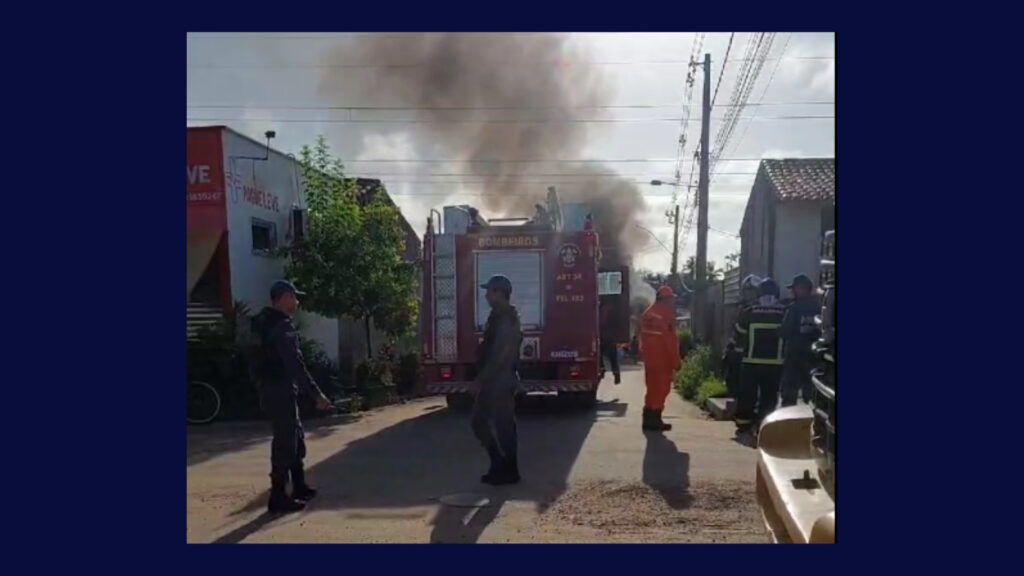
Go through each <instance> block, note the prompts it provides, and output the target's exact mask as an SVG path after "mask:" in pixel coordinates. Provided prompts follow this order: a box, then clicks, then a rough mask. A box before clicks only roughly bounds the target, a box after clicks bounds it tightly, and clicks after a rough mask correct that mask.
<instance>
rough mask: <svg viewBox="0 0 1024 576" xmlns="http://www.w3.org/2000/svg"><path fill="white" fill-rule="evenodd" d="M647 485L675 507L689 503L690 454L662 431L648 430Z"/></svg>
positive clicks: (646, 452) (645, 466) (682, 506)
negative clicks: (683, 450) (682, 450)
mask: <svg viewBox="0 0 1024 576" xmlns="http://www.w3.org/2000/svg"><path fill="white" fill-rule="evenodd" d="M645 436H646V437H647V448H646V450H645V451H644V484H646V485H648V486H650V487H651V488H652V489H654V491H655V492H657V493H658V494H660V495H661V497H662V498H664V499H665V503H666V504H668V505H669V506H671V507H672V508H673V509H675V510H680V509H682V508H686V507H688V506H689V505H690V502H691V501H692V498H691V496H690V493H689V490H690V455H689V454H687V453H686V452H680V451H679V449H678V448H676V445H675V442H673V441H671V440H669V439H668V438H666V437H665V436H664V435H662V434H657V433H653V432H646V433H645Z"/></svg>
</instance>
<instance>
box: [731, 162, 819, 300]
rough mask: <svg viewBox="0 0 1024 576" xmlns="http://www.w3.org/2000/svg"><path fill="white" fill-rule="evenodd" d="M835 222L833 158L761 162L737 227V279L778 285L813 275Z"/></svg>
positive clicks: (816, 270) (815, 273)
mask: <svg viewBox="0 0 1024 576" xmlns="http://www.w3.org/2000/svg"><path fill="white" fill-rule="evenodd" d="M835 223H836V160H835V158H792V159H780V160H769V159H764V160H761V164H760V166H759V167H758V169H757V176H756V177H755V178H754V185H753V187H752V188H751V190H750V198H749V199H748V200H747V209H746V212H745V213H744V215H743V224H742V226H741V227H740V244H741V246H740V272H741V274H740V277H745V276H746V275H747V274H757V275H758V276H762V277H764V276H771V277H772V278H774V279H775V280H776V281H778V282H779V285H780V286H785V285H786V284H787V283H788V282H789V281H790V280H791V279H792V278H793V276H795V275H797V274H806V275H808V276H810V277H811V278H817V277H818V270H819V267H820V255H819V250H820V248H821V240H822V238H823V236H824V233H825V231H827V230H832V229H834V228H835ZM784 295H785V294H783V296H784Z"/></svg>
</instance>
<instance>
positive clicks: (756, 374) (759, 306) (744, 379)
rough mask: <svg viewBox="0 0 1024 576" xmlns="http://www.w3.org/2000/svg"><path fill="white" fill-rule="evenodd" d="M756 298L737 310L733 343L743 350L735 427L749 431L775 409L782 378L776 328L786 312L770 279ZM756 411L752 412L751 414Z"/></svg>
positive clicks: (778, 339) (779, 342)
mask: <svg viewBox="0 0 1024 576" xmlns="http://www.w3.org/2000/svg"><path fill="white" fill-rule="evenodd" d="M758 292H759V293H760V296H759V297H758V299H757V301H756V302H754V303H753V304H751V305H749V306H747V307H745V308H743V310H741V311H740V315H739V319H738V320H737V321H736V327H735V331H736V341H737V343H739V344H740V348H741V350H743V360H742V366H741V368H740V389H739V395H738V398H737V401H736V428H737V430H738V431H739V432H740V433H746V432H750V431H753V432H754V433H755V434H756V433H757V426H758V425H759V424H760V422H761V420H762V419H763V418H764V417H765V416H767V415H768V414H770V413H771V412H772V411H773V410H775V406H776V404H777V403H778V395H779V380H780V379H781V377H782V340H781V338H780V334H779V328H780V326H781V325H782V316H783V314H785V312H786V310H785V308H784V307H783V306H782V304H781V303H780V302H779V287H778V285H777V284H776V283H775V281H774V280H772V279H771V278H765V279H764V280H762V281H761V284H760V285H759V286H758ZM755 408H756V412H755Z"/></svg>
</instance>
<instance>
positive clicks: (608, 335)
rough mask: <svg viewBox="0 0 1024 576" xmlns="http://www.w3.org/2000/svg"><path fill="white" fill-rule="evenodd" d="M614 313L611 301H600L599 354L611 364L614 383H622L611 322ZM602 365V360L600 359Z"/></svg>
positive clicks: (617, 351)
mask: <svg viewBox="0 0 1024 576" xmlns="http://www.w3.org/2000/svg"><path fill="white" fill-rule="evenodd" d="M614 314H615V311H614V306H612V305H611V303H609V302H607V301H605V302H602V303H601V317H600V320H599V322H600V326H599V328H600V330H599V332H600V340H601V356H603V357H605V358H607V359H608V363H609V364H611V365H612V374H613V375H614V376H615V384H616V385H618V384H621V383H622V373H621V372H620V371H619V350H618V348H617V347H616V345H615V332H614V330H613V326H612V322H613V315H614ZM601 364H602V366H603V365H604V360H603V359H602V360H601Z"/></svg>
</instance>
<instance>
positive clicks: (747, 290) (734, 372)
mask: <svg viewBox="0 0 1024 576" xmlns="http://www.w3.org/2000/svg"><path fill="white" fill-rule="evenodd" d="M760 283H761V279H760V278H758V277H757V276H755V275H753V274H748V275H747V277H746V278H744V279H743V282H742V283H740V305H739V308H740V310H743V308H745V307H747V306H750V305H751V304H753V303H754V302H756V301H757V298H758V297H759V296H760V295H761V293H760V291H759V290H758V285H759V284H760ZM722 364H723V365H724V366H725V387H726V388H727V389H728V390H729V396H731V397H733V398H736V397H738V395H739V389H740V367H741V366H742V365H743V349H742V348H740V346H739V345H738V344H737V342H736V337H735V336H733V337H732V338H730V339H729V342H728V343H727V344H726V345H725V352H723V353H722Z"/></svg>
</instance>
